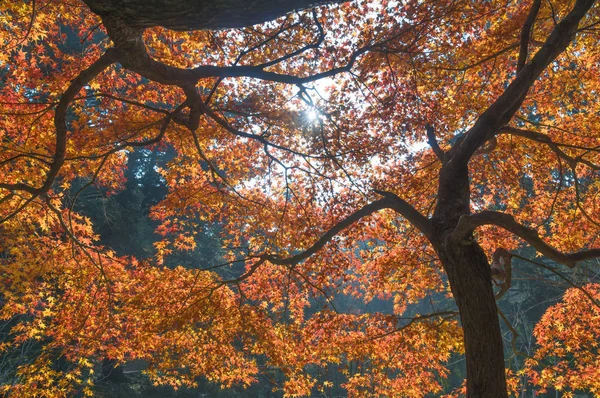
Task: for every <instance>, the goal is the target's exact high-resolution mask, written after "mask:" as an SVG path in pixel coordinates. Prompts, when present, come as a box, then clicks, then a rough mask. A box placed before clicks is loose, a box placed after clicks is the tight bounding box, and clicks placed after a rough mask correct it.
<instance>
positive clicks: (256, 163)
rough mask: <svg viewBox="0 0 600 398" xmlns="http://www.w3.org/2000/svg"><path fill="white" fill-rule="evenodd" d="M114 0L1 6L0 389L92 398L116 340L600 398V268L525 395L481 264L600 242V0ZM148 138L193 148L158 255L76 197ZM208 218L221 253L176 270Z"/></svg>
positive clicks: (568, 300) (214, 378)
mask: <svg viewBox="0 0 600 398" xmlns="http://www.w3.org/2000/svg"><path fill="white" fill-rule="evenodd" d="M86 3H87V4H86ZM97 3H98V1H96V0H94V1H92V0H89V1H78V0H50V1H34V0H30V1H8V2H4V3H3V5H2V9H1V10H0V48H1V50H0V82H1V83H0V267H1V270H2V271H1V274H0V278H1V279H0V318H1V319H2V320H3V321H4V322H5V325H6V326H5V328H6V330H3V331H2V333H4V335H3V340H2V342H1V343H0V352H1V353H2V354H3V355H4V356H5V357H6V358H16V359H14V361H15V362H14V367H13V368H14V372H13V373H11V374H10V375H3V377H4V379H3V380H7V382H6V383H5V384H4V385H3V386H2V387H1V388H2V391H3V392H5V393H9V394H11V395H12V396H35V395H40V394H41V395H44V396H68V395H70V394H73V393H74V392H77V393H83V394H92V390H91V388H92V386H93V384H94V381H95V380H96V379H97V372H98V363H99V361H101V360H102V359H103V358H109V359H111V360H115V361H116V362H117V363H126V362H127V361H131V360H134V359H142V360H144V361H145V363H147V364H148V368H147V370H146V373H147V374H148V375H149V376H150V378H151V379H152V380H153V382H155V383H157V384H168V385H172V386H174V387H180V386H184V385H186V386H194V385H196V384H197V382H198V378H199V377H205V378H206V379H208V380H209V381H211V382H215V383H219V384H221V385H222V386H224V387H226V388H227V387H231V386H234V385H236V386H249V385H251V384H252V383H255V382H256V380H257V378H258V376H259V375H261V374H263V375H264V374H269V372H272V371H273V370H277V371H278V372H281V373H282V374H283V375H284V381H283V383H281V384H280V385H277V386H275V388H276V389H277V388H279V389H280V390H282V391H283V392H284V393H285V395H286V396H310V395H311V394H316V393H317V392H319V391H320V392H324V393H326V392H327V391H328V388H330V387H331V386H332V385H333V384H332V381H331V380H328V379H327V374H328V372H329V371H330V369H332V368H335V369H337V370H339V371H340V372H341V373H342V374H343V375H344V380H343V382H342V387H343V388H344V389H345V390H346V392H347V394H348V395H349V396H354V397H365V396H394V397H396V396H397V397H404V396H408V397H418V396H424V395H426V394H428V393H431V394H435V395H440V394H442V392H443V390H444V388H445V387H444V380H445V379H446V378H447V377H448V375H449V371H448V368H447V365H448V362H449V359H450V358H451V356H454V358H456V357H459V356H460V355H463V354H464V355H466V358H467V360H466V362H467V377H468V380H467V381H466V384H465V386H466V387H465V390H466V391H467V393H468V394H470V395H471V396H486V397H492V396H499V397H501V396H506V394H507V391H508V390H511V391H518V389H519V388H520V385H519V383H523V381H524V380H525V381H526V383H529V384H530V385H534V386H535V387H536V388H538V389H539V390H540V391H543V390H544V389H548V388H554V389H557V390H561V389H565V390H566V391H575V390H586V391H591V392H592V393H593V394H596V396H600V384H599V383H600V382H599V380H600V378H599V377H598V375H600V362H599V359H598V358H599V357H598V347H597V344H598V343H597V341H598V337H599V336H598V334H599V333H600V332H599V331H600V324H599V322H600V313H599V303H600V293H599V291H600V290H599V287H598V285H597V284H588V285H585V286H583V287H581V286H579V285H577V284H573V283H572V284H571V285H570V286H574V287H571V289H569V290H567V291H566V292H565V295H564V299H563V300H562V301H561V302H560V303H558V304H556V305H554V306H552V307H550V308H549V309H548V310H547V312H546V314H545V315H544V316H543V317H542V319H541V320H540V322H539V324H538V325H537V326H536V327H535V332H534V335H535V338H536V341H537V351H535V353H533V355H532V356H531V357H530V358H528V359H527V361H526V364H525V366H524V367H523V368H522V369H520V370H518V373H517V372H516V371H511V372H509V373H508V376H509V378H508V388H507V387H506V381H505V379H506V377H505V373H504V357H503V354H502V339H501V335H500V326H499V324H500V321H499V318H498V314H497V312H496V303H495V301H494V293H495V292H497V291H498V290H499V287H498V286H499V282H498V281H496V280H494V281H493V280H492V276H491V273H490V268H489V262H488V260H487V258H486V255H487V256H489V257H490V258H491V254H492V253H493V252H494V250H495V249H497V248H499V247H502V248H506V249H508V250H510V251H517V250H519V249H521V248H523V247H529V246H531V247H533V248H534V249H536V250H537V252H538V254H539V256H542V255H543V256H545V257H546V258H547V259H549V260H552V261H554V262H556V263H559V264H561V265H560V266H558V265H556V267H562V269H563V270H570V269H571V268H574V267H577V266H579V264H580V263H582V262H585V261H590V260H591V261H596V260H593V259H595V258H596V257H600V250H599V249H594V246H596V247H597V246H598V243H597V238H598V236H599V233H600V226H599V222H600V217H599V216H598V214H600V210H599V209H600V180H599V179H598V171H599V169H600V167H599V165H600V150H599V148H600V134H599V129H600V112H599V111H598V109H600V108H599V99H598V98H599V97H598V90H599V83H600V82H599V80H598V76H600V51H599V48H600V47H599V46H598V37H599V36H598V27H599V26H600V25H599V23H600V6H599V5H598V4H597V3H596V2H595V1H591V0H578V1H566V0H564V1H563V0H552V1H537V0H533V1H523V2H508V3H507V2H503V1H495V0H492V1H470V0H439V1H416V0H415V1H385V0H382V1H355V2H348V3H336V4H328V5H323V6H320V7H317V8H314V9H307V10H304V11H298V12H295V13H292V14H288V15H282V16H281V17H280V18H278V19H276V20H274V21H270V22H266V23H263V24H259V25H253V26H250V27H240V28H237V29H226V30H223V29H218V28H220V26H212V28H215V29H214V30H208V29H205V30H186V29H179V30H177V31H176V30H169V29H166V28H163V27H161V26H150V27H148V26H143V27H140V26H138V25H136V22H135V20H127V19H120V18H119V17H118V16H116V15H117V14H114V13H110V12H108V11H106V12H100V13H99V14H100V15H98V14H96V13H94V12H92V11H91V10H90V7H91V8H92V9H95V8H94V4H96V5H97ZM117 3H118V2H117ZM313 3H314V2H313ZM88 5H89V7H88ZM115 7H117V8H118V7H119V6H118V5H116V6H115ZM293 9H294V7H292V9H290V10H288V11H292V10H293ZM182 23H183V22H182ZM236 25H237V26H244V24H243V21H241V22H240V23H236ZM137 148H152V149H154V150H158V151H166V150H173V151H174V152H175V153H176V155H175V157H174V158H173V159H172V160H171V161H170V162H169V163H168V164H167V165H166V166H165V167H163V168H162V169H160V170H158V172H159V173H160V175H161V177H162V179H163V181H164V182H165V184H166V185H167V186H168V189H169V191H168V194H167V195H166V197H164V199H163V200H162V201H161V202H160V203H158V204H156V205H155V206H153V207H152V210H151V214H150V217H151V218H152V219H153V220H156V221H157V222H158V223H159V226H158V228H157V229H156V234H157V236H158V238H157V241H156V243H155V245H154V252H153V253H152V255H151V256H149V257H147V258H133V257H132V256H123V255H120V254H118V253H115V251H114V248H111V247H104V246H103V245H101V244H100V242H99V239H100V238H99V236H98V231H97V230H95V226H94V225H92V223H91V221H90V219H89V218H88V217H86V216H85V215H83V214H80V213H78V212H77V211H76V210H75V209H76V206H77V203H78V200H81V195H82V194H83V193H84V192H85V191H86V189H87V188H89V187H95V188H96V189H99V190H101V191H102V192H103V194H105V195H107V196H110V195H114V194H116V193H117V192H119V191H120V190H122V189H123V188H124V183H125V178H124V172H125V168H126V165H127V158H128V155H129V154H130V153H131V152H132V151H134V150H136V149H137ZM201 224H202V225H213V226H218V229H217V230H218V234H219V236H218V237H219V240H220V242H221V244H222V248H223V253H224V255H223V258H222V262H221V263H219V264H197V263H193V264H189V263H180V264H173V263H172V260H170V259H172V258H173V255H174V254H175V253H177V252H181V251H192V250H194V248H195V247H196V245H197V243H198V239H199V232H198V230H199V225H201ZM534 256H535V255H534ZM534 256H532V258H531V259H532V260H533V261H538V260H539V258H538V259H535V258H533V257H534ZM539 256H538V257H539ZM240 264H241V265H240ZM596 265H597V263H596ZM512 266H513V268H515V271H514V272H517V269H516V268H518V265H517V264H516V261H515V259H514V258H513V264H512ZM553 269H554V268H553ZM559 269H560V268H559ZM505 283H507V282H506V281H505ZM508 283H510V282H508ZM505 287H506V288H507V289H508V290H507V291H508V293H507V294H510V287H511V286H510V285H509V284H508V285H505ZM503 294H504V293H503ZM453 299H454V300H455V301H456V304H452V303H453V301H452V300H453ZM376 301H385V302H387V303H388V304H389V306H388V307H389V311H386V312H383V311H380V312H377V311H369V310H364V308H366V307H365V306H366V305H367V304H368V303H371V302H376ZM341 302H352V303H364V306H362V308H363V309H361V306H358V305H356V306H354V307H349V308H338V307H339V306H340V305H339V304H340V303H341ZM473 314H474V315H473ZM508 340H510V338H509V339H508ZM508 340H507V342H506V344H507V346H508V345H509V343H508ZM32 347H33V348H32ZM488 347H491V348H488ZM26 349H27V350H29V351H27V352H31V355H21V356H19V355H17V354H16V353H18V352H24V351H26ZM488 349H490V350H492V351H489V353H488V351H485V350H488ZM477 350H483V351H477ZM487 356H489V358H488V357H487ZM477 358H479V361H481V358H486V359H485V360H484V361H482V363H481V364H480V365H481V366H474V364H476V363H477V362H473V361H476V360H477ZM488 359H489V360H488ZM59 362H60V364H61V365H60V366H59V365H57V364H58V363H59ZM488 366H491V367H490V368H489V369H490V370H489V371H488V370H486V369H488V368H487V367H488ZM494 366H495V367H494ZM484 370H485V372H487V373H485V372H484ZM486 375H494V377H492V378H486V377H487V376H486ZM489 391H494V393H493V395H489ZM446 392H448V391H446ZM460 393H461V392H460V391H455V394H460Z"/></svg>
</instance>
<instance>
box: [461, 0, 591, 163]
mask: <svg viewBox="0 0 600 398" xmlns="http://www.w3.org/2000/svg"><path fill="white" fill-rule="evenodd" d="M594 3H595V0H577V1H576V3H575V5H574V7H573V9H572V10H571V12H569V14H568V15H567V16H566V17H565V18H564V19H563V20H562V21H560V22H559V23H558V24H557V25H556V26H555V27H554V29H553V30H552V33H551V34H550V36H549V37H548V39H547V40H546V42H545V43H544V44H543V45H542V47H541V48H540V49H539V51H538V52H537V53H536V54H535V56H534V57H533V58H532V60H531V62H530V63H529V64H526V65H525V66H523V69H521V71H520V72H519V73H518V74H517V76H516V78H515V79H514V80H513V81H512V83H511V84H510V85H509V86H508V88H507V89H506V90H505V91H504V92H503V93H502V95H501V96H500V97H498V99H497V100H496V101H494V103H493V104H492V105H490V106H489V107H488V108H487V110H486V111H485V112H483V113H482V114H481V116H480V117H479V118H478V119H477V121H476V122H475V125H474V126H473V127H472V128H471V129H470V130H469V131H468V132H467V133H466V135H465V138H464V140H462V141H461V142H460V144H458V145H459V146H458V147H456V148H454V150H453V156H452V160H451V161H452V162H455V163H456V164H457V165H459V166H460V165H466V164H467V163H468V162H469V160H470V159H471V156H473V154H474V153H475V152H476V151H477V149H479V148H480V147H481V146H482V145H483V144H484V143H485V142H486V141H487V140H489V139H490V138H491V137H492V136H493V135H494V134H495V133H496V132H497V131H498V130H499V129H500V128H501V127H502V126H504V125H506V124H507V123H508V122H509V121H510V119H511V118H512V117H513V115H514V113H515V112H516V111H517V110H518V109H519V107H520V106H521V104H522V103H523V101H524V100H525V96H526V95H527V92H528V91H529V88H530V87H531V86H532V85H533V83H534V82H535V80H536V79H537V78H538V77H539V76H540V75H541V73H542V72H543V71H544V69H546V67H547V66H548V65H549V64H550V63H551V62H552V61H553V60H554V59H556V57H557V56H558V55H560V53H562V52H563V51H564V50H565V49H566V48H567V46H568V45H569V43H570V42H571V40H573V37H574V35H575V34H576V32H577V28H578V25H579V22H580V21H581V20H582V19H583V18H584V17H585V15H586V13H587V12H588V10H589V9H590V8H591V7H592V5H594Z"/></svg>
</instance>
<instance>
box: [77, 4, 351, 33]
mask: <svg viewBox="0 0 600 398" xmlns="http://www.w3.org/2000/svg"><path fill="white" fill-rule="evenodd" d="M84 2H85V3H86V4H87V5H88V7H90V9H91V10H92V11H93V12H94V13H96V14H98V15H100V16H101V17H102V18H103V19H104V18H106V17H109V18H111V17H118V18H120V19H122V20H123V21H124V22H125V23H126V24H127V25H128V26H129V27H132V28H149V27H152V26H162V27H165V28H167V29H172V30H202V29H227V28H241V27H244V26H250V25H255V24H258V23H261V22H266V21H270V20H273V19H275V18H278V17H280V16H282V15H285V14H288V13H290V12H293V11H297V10H303V9H306V8H310V7H313V6H318V5H323V4H328V3H340V2H342V1H341V0H84Z"/></svg>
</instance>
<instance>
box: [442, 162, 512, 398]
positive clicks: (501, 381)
mask: <svg viewBox="0 0 600 398" xmlns="http://www.w3.org/2000/svg"><path fill="white" fill-rule="evenodd" d="M469 202H470V187H469V173H468V168H467V167H466V166H462V165H458V166H457V165H456V164H455V162H452V161H451V162H449V163H446V164H445V165H444V166H443V168H442V170H441V172H440V180H439V189H438V202H437V206H436V209H435V212H434V216H433V218H432V221H433V225H434V233H433V239H432V241H433V242H432V243H433V245H434V247H435V248H436V251H437V252H438V255H439V257H440V260H441V262H442V265H443V267H444V270H445V271H446V274H447V275H448V281H449V282H450V287H451V289H452V294H453V296H454V300H455V301H456V304H457V306H458V309H459V311H460V318H461V322H462V327H463V333H464V344H465V353H466V355H465V357H466V365H467V391H468V394H469V396H470V397H482V398H483V397H486V398H488V397H489V398H495V397H499V398H500V397H506V396H507V391H506V379H505V366H504V348H503V344H502V335H501V333H500V324H499V319H498V313H497V307H496V300H495V298H494V292H493V290H492V282H491V280H492V274H491V271H490V265H489V263H488V259H487V257H486V255H485V253H484V251H483V249H482V248H481V247H480V246H479V244H477V242H476V241H474V240H473V239H472V235H470V236H468V237H466V238H465V239H461V240H458V241H457V240H455V239H453V238H452V236H451V234H452V232H453V231H454V229H455V228H456V225H457V224H458V221H459V220H460V217H461V216H463V215H468V214H469V213H470V203H469Z"/></svg>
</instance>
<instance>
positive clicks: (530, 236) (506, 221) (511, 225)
mask: <svg viewBox="0 0 600 398" xmlns="http://www.w3.org/2000/svg"><path fill="white" fill-rule="evenodd" d="M482 225H496V226H498V227H501V228H504V229H505V230H507V231H508V232H511V233H513V234H514V235H517V236H518V237H519V238H521V239H523V240H524V241H526V242H527V243H529V244H530V245H531V246H532V247H534V248H535V249H536V250H537V251H538V252H540V253H541V254H543V255H544V256H546V257H548V258H549V259H551V260H553V261H555V262H557V263H561V264H565V265H567V266H569V267H571V268H573V267H574V266H575V264H576V263H577V262H579V261H585V260H589V259H592V258H596V257H600V248H594V249H589V250H582V251H578V252H575V253H563V252H560V251H558V250H556V249H555V248H553V247H552V246H550V245H548V244H547V243H546V242H544V241H543V240H542V238H540V236H539V235H538V233H537V231H535V230H533V229H531V228H528V227H526V226H524V225H521V224H519V223H518V222H517V221H516V220H515V219H514V217H513V216H512V215H510V214H506V213H502V212H498V211H482V212H481V213H476V214H472V215H464V216H462V217H461V218H460V220H459V222H458V225H457V226H456V228H455V229H454V231H453V232H452V234H451V235H450V238H451V239H453V240H455V241H461V240H462V239H464V238H465V237H466V236H467V235H468V234H469V233H471V232H472V231H473V230H475V228H477V227H480V226H482Z"/></svg>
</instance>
